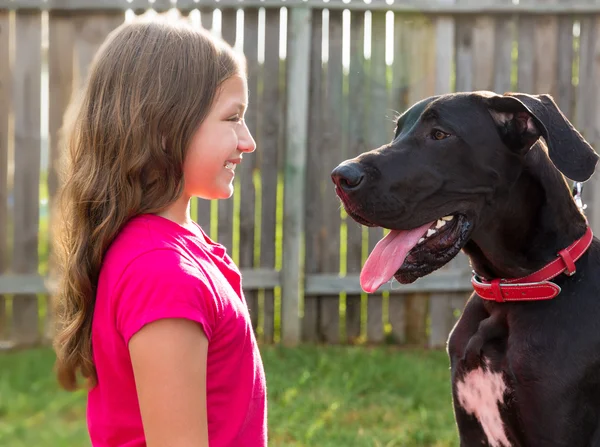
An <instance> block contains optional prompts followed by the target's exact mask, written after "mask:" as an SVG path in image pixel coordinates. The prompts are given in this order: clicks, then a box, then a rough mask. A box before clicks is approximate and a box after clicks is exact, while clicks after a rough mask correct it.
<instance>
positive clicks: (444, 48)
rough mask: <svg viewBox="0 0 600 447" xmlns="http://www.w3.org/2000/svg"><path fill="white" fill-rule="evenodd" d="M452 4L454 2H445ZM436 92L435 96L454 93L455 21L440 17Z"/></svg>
mask: <svg viewBox="0 0 600 447" xmlns="http://www.w3.org/2000/svg"><path fill="white" fill-rule="evenodd" d="M443 3H444V4H446V3H447V4H451V3H453V0H445V1H444V2H443ZM435 28H436V30H435V62H436V76H435V90H434V94H436V95H442V94H445V93H450V92H451V91H452V86H451V78H452V62H453V56H454V33H455V27H454V19H453V18H451V17H447V16H440V17H438V18H437V20H436V22H435Z"/></svg>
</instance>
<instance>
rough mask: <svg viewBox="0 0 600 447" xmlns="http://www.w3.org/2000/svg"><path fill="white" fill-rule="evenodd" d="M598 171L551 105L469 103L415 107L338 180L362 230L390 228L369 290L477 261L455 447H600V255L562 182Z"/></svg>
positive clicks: (445, 99)
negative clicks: (389, 137)
mask: <svg viewBox="0 0 600 447" xmlns="http://www.w3.org/2000/svg"><path fill="white" fill-rule="evenodd" d="M540 137H543V140H542V139H540ZM597 160H598V156H597V155H596V153H595V152H594V150H593V149H592V148H591V147H590V145H589V144H588V143H587V142H586V141H585V140H584V139H583V137H582V136H581V135H580V134H579V133H578V132H577V130H575V129H574V128H573V126H572V125H571V123H570V122H569V121H568V120H567V119H566V118H565V116H564V115H563V114H562V113H561V111H560V110H559V109H558V107H557V106H556V104H555V103H554V101H553V100H552V98H551V97H550V96H547V95H540V96H530V95H525V94H505V95H497V94H494V93H491V92H474V93H457V94H449V95H443V96H435V97H431V98H428V99H425V100H423V101H421V102H419V103H417V104H415V105H414V106H413V107H411V108H410V109H409V110H408V111H406V112H405V113H404V114H403V115H402V116H401V117H400V118H399V120H398V122H397V127H396V133H395V137H394V139H393V141H392V142H391V143H389V144H387V145H385V146H382V147H380V148H378V149H375V150H372V151H370V152H366V153H364V154H362V155H360V156H359V157H356V158H354V159H352V160H347V161H345V162H343V163H342V164H340V165H339V166H338V167H336V168H335V170H334V171H333V172H332V178H333V181H334V183H335V185H336V192H337V194H338V196H339V198H340V199H341V201H342V202H343V204H344V207H345V209H346V211H347V212H348V214H349V215H350V216H351V217H352V218H353V219H355V220H356V221H357V222H359V223H361V224H363V225H369V226H380V227H384V228H388V229H391V230H393V231H391V232H390V233H389V235H388V236H386V237H385V238H384V239H383V240H382V241H380V243H379V244H378V245H377V247H376V248H375V249H374V250H373V252H372V253H371V255H370V257H369V259H368V260H367V262H366V263H365V265H364V268H363V271H362V272H361V284H362V287H363V288H364V289H365V290H366V291H367V292H373V291H375V290H377V289H378V288H379V287H380V286H381V285H382V284H383V283H385V282H387V281H389V280H390V279H391V278H392V277H395V278H396V280H398V281H399V282H400V283H410V282H413V281H415V280H416V279H418V278H419V277H422V276H424V275H427V274H429V273H431V272H433V271H434V270H436V269H438V268H440V267H441V266H443V265H444V264H446V263H447V262H448V261H449V260H450V259H452V258H453V257H454V256H456V254H457V253H458V252H459V251H460V250H463V251H464V252H465V253H466V254H467V256H468V257H469V258H470V262H471V265H472V267H473V270H474V276H473V280H472V282H473V286H474V288H475V291H476V293H474V294H473V295H472V297H471V298H470V300H469V301H468V303H467V305H466V307H465V309H464V312H463V314H462V316H461V318H460V320H459V321H458V323H457V324H456V326H455V328H454V329H453V331H452V333H451V334H450V337H449V340H448V353H449V357H450V363H451V371H452V374H451V375H452V393H453V402H454V413H455V417H456V422H457V426H458V431H459V435H460V441H461V443H460V445H461V446H468V447H479V446H486V445H487V446H493V447H501V446H502V447H507V446H528V447H529V446H535V447H545V446H563V447H584V446H600V243H599V242H598V240H596V239H595V238H593V236H592V235H591V232H590V230H589V228H588V227H587V222H586V219H585V217H584V215H583V214H582V212H581V211H580V210H579V208H578V207H577V205H576V203H575V201H574V200H573V197H572V194H571V190H570V188H569V186H568V183H567V181H566V179H565V177H567V178H569V179H571V180H574V181H577V182H584V181H586V180H588V179H589V177H590V176H591V175H592V174H593V172H594V169H595V166H596V162H597ZM547 265H549V266H547ZM544 266H547V267H545V268H544ZM540 269H542V270H541V271H539V270H540Z"/></svg>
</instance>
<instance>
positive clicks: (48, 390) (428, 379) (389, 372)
mask: <svg viewBox="0 0 600 447" xmlns="http://www.w3.org/2000/svg"><path fill="white" fill-rule="evenodd" d="M261 350H262V355H263V360H264V363H265V369H266V374H267V387H268V396H269V414H268V421H269V438H270V440H269V446H275V447H280V446H281V447H292V446H294V447H298V446H316V445H318V446H319V447H334V446H335V447H337V446H340V447H342V446H343V447H362V446H365V447H367V446H373V447H376V446H377V447H378V446H381V447H384V446H385V447H391V446H403V447H404V446H431V447H449V446H456V445H458V443H457V442H456V435H455V429H454V422H453V417H452V409H451V403H450V386H449V371H448V361H447V359H446V355H445V353H444V352H440V351H406V350H404V351H403V350H399V349H397V348H393V347H378V348H369V347H315V346H302V347H299V348H293V349H291V348H283V347H280V346H261ZM53 361H54V355H53V353H52V351H50V350H49V349H36V350H31V351H23V352H14V353H9V354H2V355H0V445H2V446H7V447H30V446H36V447H63V446H64V447H67V446H68V447H73V446H78V447H79V446H81V447H89V445H90V444H89V441H88V436H87V429H86V425H85V394H83V393H82V392H77V393H67V392H64V391H60V390H59V389H58V387H57V385H56V382H55V380H54V377H53V375H52V373H51V369H52V364H53Z"/></svg>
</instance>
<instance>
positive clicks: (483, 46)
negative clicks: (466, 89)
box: [473, 15, 495, 90]
mask: <svg viewBox="0 0 600 447" xmlns="http://www.w3.org/2000/svg"><path fill="white" fill-rule="evenodd" d="M494 31H495V22H494V18H493V17H492V16H490V15H485V16H479V17H477V18H476V19H475V26H474V27H473V89H474V90H493V89H494V69H495V54H494Z"/></svg>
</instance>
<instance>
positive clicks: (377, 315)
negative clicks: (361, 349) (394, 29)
mask: <svg viewBox="0 0 600 447" xmlns="http://www.w3.org/2000/svg"><path fill="white" fill-rule="evenodd" d="M385 29H386V26H385V13H384V12H379V11H377V12H375V13H373V14H372V16H371V61H370V63H369V116H368V128H367V148H368V149H369V150H370V149H375V148H377V147H379V146H381V145H383V144H385V143H387V142H389V141H390V139H391V136H392V135H391V133H392V130H393V127H394V126H393V124H392V122H391V120H390V115H391V112H390V110H389V109H388V107H387V105H388V101H389V94H388V86H387V77H386V70H387V67H386V62H385V41H386V39H385ZM368 231H369V238H368V241H369V242H368V244H369V253H370V252H371V251H372V250H373V248H374V247H375V245H376V244H377V242H379V240H380V239H381V238H382V237H383V231H382V229H381V228H369V230H368ZM383 337H384V333H383V297H382V296H381V294H370V295H369V296H368V298H367V341H369V342H373V343H379V342H381V341H382V340H383Z"/></svg>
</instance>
